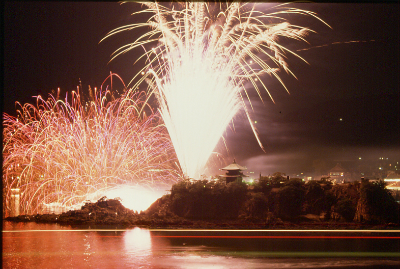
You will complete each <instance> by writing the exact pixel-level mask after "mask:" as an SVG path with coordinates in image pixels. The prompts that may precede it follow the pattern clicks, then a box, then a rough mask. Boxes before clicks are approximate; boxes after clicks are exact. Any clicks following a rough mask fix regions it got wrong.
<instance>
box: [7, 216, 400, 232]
mask: <svg viewBox="0 0 400 269" xmlns="http://www.w3.org/2000/svg"><path fill="white" fill-rule="evenodd" d="M60 216H61V215H57V214H37V215H20V216H17V217H7V218H5V219H3V222H4V221H9V222H14V223H21V222H22V223H26V222H35V223H38V224H59V225H61V226H71V227H73V226H88V227H92V226H106V227H109V226H112V227H115V226H117V227H120V228H122V229H129V228H135V227H138V228H146V229H172V230H174V229H176V230H179V229H209V230H232V229H233V230H243V231H244V230H304V231H307V230H310V231H311V230H318V231H323V230H360V231H362V230H388V231H389V230H400V226H399V225H395V224H376V225H374V224H365V223H353V222H336V221H320V222H316V221H307V222H280V223H266V222H265V221H260V220H258V221H256V220H252V221H249V220H245V219H238V220H194V219H184V218H154V217H150V216H143V215H142V216H140V215H139V216H136V217H137V218H135V220H131V221H128V220H126V219H123V220H120V219H119V220H117V219H107V220H84V219H76V218H75V219H65V218H64V219H63V218H62V217H61V218H60Z"/></svg>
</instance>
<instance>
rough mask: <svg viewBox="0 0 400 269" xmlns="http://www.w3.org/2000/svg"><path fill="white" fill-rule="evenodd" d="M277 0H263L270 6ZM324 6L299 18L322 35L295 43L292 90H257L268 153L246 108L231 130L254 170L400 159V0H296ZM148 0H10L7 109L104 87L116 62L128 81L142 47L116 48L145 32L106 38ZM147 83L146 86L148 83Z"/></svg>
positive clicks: (233, 143)
mask: <svg viewBox="0 0 400 269" xmlns="http://www.w3.org/2000/svg"><path fill="white" fill-rule="evenodd" d="M270 6H271V4H262V5H260V8H262V9H267V8H269V7H270ZM296 6H297V7H301V8H303V9H307V10H311V11H315V12H317V14H318V16H319V17H320V18H321V19H323V20H324V21H326V22H327V23H328V24H329V25H330V26H331V27H332V29H330V28H329V27H327V26H326V25H324V24H322V23H321V22H319V21H318V20H316V19H313V18H311V17H305V16H301V17H299V16H293V18H292V17H291V18H290V19H291V22H292V23H298V24H300V25H303V26H308V27H310V28H311V29H313V30H315V31H316V32H317V33H316V34H311V35H309V36H308V37H307V40H308V42H309V44H307V43H301V42H291V43H288V44H287V46H288V47H289V48H290V49H291V50H293V51H295V52H296V53H298V54H299V55H300V56H302V57H303V58H305V59H306V60H307V61H308V62H309V65H308V64H306V63H304V62H302V61H300V60H299V59H296V58H293V57H289V58H288V63H289V68H291V70H292V71H293V73H294V74H295V75H296V76H297V79H295V78H293V77H291V76H289V75H285V73H283V72H282V73H281V74H280V75H281V77H282V79H283V80H284V82H285V85H286V86H287V88H288V89H289V92H290V94H288V93H287V92H286V91H285V89H284V88H283V87H282V86H281V85H280V84H279V83H278V82H277V81H276V80H275V79H273V78H269V77H265V78H264V82H265V83H266V85H267V87H268V88H269V89H270V91H271V94H272V96H273V98H274V100H275V104H274V103H273V102H272V101H271V100H270V99H269V97H268V95H267V94H266V93H265V94H264V95H263V100H264V103H262V102H261V101H260V99H259V98H258V97H257V95H256V93H255V91H251V89H250V90H249V92H250V94H251V96H250V97H251V100H252V103H253V106H254V111H253V112H252V118H253V120H254V121H257V123H256V127H257V129H258V131H259V135H260V138H261V141H262V143H263V145H264V147H265V151H266V152H265V153H264V152H263V151H262V150H261V149H260V147H259V146H258V144H257V141H256V139H255V138H254V135H253V133H252V131H251V129H250V126H249V123H248V122H247V121H246V118H245V116H244V115H243V114H239V115H237V116H236V117H235V119H234V130H233V127H232V126H231V128H227V131H226V133H225V137H226V138H227V145H228V148H229V155H227V156H226V163H227V164H228V163H229V162H230V161H231V160H232V159H233V158H236V160H237V162H238V163H239V164H241V165H245V166H247V167H248V169H249V171H250V170H251V171H255V173H257V174H258V173H260V172H262V173H263V174H270V173H273V172H276V171H280V172H286V173H288V174H290V173H300V172H304V173H310V172H313V163H314V162H316V161H318V160H323V161H325V162H326V163H327V165H328V166H329V165H331V166H332V167H333V166H334V165H335V164H336V162H348V161H352V160H356V159H358V158H359V157H363V158H366V159H368V158H369V159H377V158H379V157H388V158H391V159H397V160H399V161H400V87H399V84H400V83H399V82H400V78H399V74H400V70H399V62H400V48H399V44H400V40H399V39H400V38H399V37H400V20H399V18H400V12H399V11H400V4H399V3H394V4H390V3H386V4H381V3H375V4H367V3H363V4H335V3H312V4H296ZM137 8H140V5H138V4H135V3H129V4H123V5H120V4H119V3H103V2H99V3H96V2H54V3H53V2H6V3H5V6H4V39H3V46H4V47H3V48H4V84H3V86H4V87H3V89H4V92H3V95H4V100H3V109H4V112H6V113H9V114H14V115H15V101H19V102H21V103H26V102H30V103H32V102H34V99H33V98H32V96H34V95H37V94H41V95H43V96H47V94H48V93H50V92H51V91H52V90H56V89H57V88H58V87H60V88H61V90H62V92H64V93H65V92H66V91H71V90H75V89H76V87H77V85H78V84H79V79H80V80H81V82H82V84H83V86H84V89H85V88H87V85H91V87H95V86H97V87H99V86H100V85H101V83H102V82H103V80H104V79H105V78H106V77H107V76H108V74H109V73H110V71H112V72H115V73H117V74H119V75H120V76H121V77H122V78H123V79H124V81H125V82H129V80H130V79H131V78H132V77H133V75H134V74H135V73H136V72H137V68H138V67H137V66H136V67H135V66H133V63H134V61H135V60H136V57H138V56H139V55H141V53H142V51H141V50H140V49H139V50H135V51H132V52H131V53H128V54H126V55H124V56H121V57H119V58H117V59H116V60H115V61H113V62H111V63H110V64H108V61H109V60H110V59H111V58H110V55H111V53H112V52H113V51H114V50H116V49H117V48H119V47H120V46H122V45H124V44H126V43H128V42H132V41H133V40H134V37H135V36H136V35H137V34H138V32H136V33H135V32H127V33H124V34H121V35H117V36H114V37H111V38H109V39H107V40H106V41H104V42H102V43H100V44H99V41H100V40H101V39H102V38H103V37H104V36H105V35H106V34H107V33H108V32H109V31H111V30H113V29H115V28H116V27H119V26H123V25H126V24H129V23H133V22H135V21H137V20H138V19H140V18H138V17H134V16H131V15H130V14H131V13H133V12H134V11H135V10H137ZM144 89H145V86H143V90H144Z"/></svg>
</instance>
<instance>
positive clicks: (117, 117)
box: [3, 88, 178, 214]
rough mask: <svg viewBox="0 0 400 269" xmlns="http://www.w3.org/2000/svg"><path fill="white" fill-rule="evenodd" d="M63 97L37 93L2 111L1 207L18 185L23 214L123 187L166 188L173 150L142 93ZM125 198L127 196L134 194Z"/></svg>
mask: <svg viewBox="0 0 400 269" xmlns="http://www.w3.org/2000/svg"><path fill="white" fill-rule="evenodd" d="M89 91H90V98H89V100H88V101H87V102H84V101H83V98H81V95H80V93H79V88H78V91H77V92H72V93H71V94H68V93H67V94H66V96H65V100H61V99H59V97H58V96H57V97H54V96H53V95H50V97H49V98H48V99H47V100H44V99H43V98H42V97H40V96H38V97H36V98H37V105H36V106H34V105H32V104H25V105H23V106H21V108H20V109H19V110H18V111H17V112H18V114H19V115H18V117H13V116H10V115H7V114H4V115H3V205H4V206H5V210H10V207H12V206H13V205H12V203H11V202H10V199H11V196H12V195H11V194H12V192H13V190H14V189H19V193H20V197H19V202H20V208H21V213H22V214H32V213H37V212H39V213H40V212H41V210H42V209H43V206H45V205H50V204H53V205H54V204H57V205H60V206H63V207H69V206H73V205H76V204H79V203H81V202H83V201H84V200H86V199H88V197H89V196H91V197H93V195H95V194H99V195H101V194H103V195H104V193H105V192H106V191H109V190H112V189H115V188H118V186H121V185H122V184H127V185H130V186H131V187H132V186H136V185H140V186H141V187H142V188H143V187H146V186H147V187H149V188H154V187H155V186H158V185H163V184H164V185H168V186H170V185H171V184H172V183H173V182H174V180H177V178H178V175H177V174H176V169H175V168H174V166H175V164H174V158H175V157H174V156H175V154H174V152H173V148H172V144H171V143H170V140H169V137H168V134H167V132H166V129H165V127H164V125H163V124H162V121H161V119H160V116H159V114H157V113H153V111H152V110H151V108H150V107H149V105H147V104H146V95H145V94H140V93H133V92H132V91H129V90H128V91H127V93H125V94H123V95H122V96H121V97H119V98H114V97H113V95H112V93H111V91H109V90H107V89H106V90H102V89H100V90H98V89H96V88H95V89H94V92H92V91H91V90H90V89H89ZM131 195H134V194H133V193H132V194H131Z"/></svg>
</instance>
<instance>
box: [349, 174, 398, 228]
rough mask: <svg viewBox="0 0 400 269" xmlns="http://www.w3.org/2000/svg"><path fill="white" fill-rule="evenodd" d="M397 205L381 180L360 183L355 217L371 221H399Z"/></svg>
mask: <svg viewBox="0 0 400 269" xmlns="http://www.w3.org/2000/svg"><path fill="white" fill-rule="evenodd" d="M398 213H399V205H398V204H397V203H396V201H395V199H394V198H393V196H392V195H391V194H390V192H389V190H388V189H386V187H385V183H384V182H383V181H378V182H369V181H367V180H364V181H363V182H362V183H361V188H360V199H359V202H358V205H357V213H356V219H357V220H358V221H366V222H371V223H387V222H398V221H399V215H398Z"/></svg>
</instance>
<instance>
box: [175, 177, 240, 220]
mask: <svg viewBox="0 0 400 269" xmlns="http://www.w3.org/2000/svg"><path fill="white" fill-rule="evenodd" d="M246 195H247V186H246V184H245V183H240V182H231V183H229V184H225V182H224V181H221V180H220V181H207V180H198V181H194V182H190V181H182V182H180V183H177V184H175V185H173V186H172V189H171V211H172V212H173V213H174V214H176V215H178V216H181V217H188V218H198V219H204V218H205V219H220V218H228V219H229V218H236V217H238V215H239V211H240V209H241V208H242V207H243V205H244V202H245V199H246Z"/></svg>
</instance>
